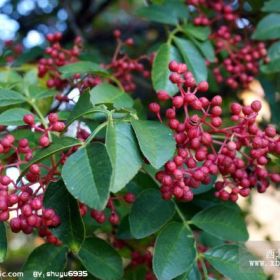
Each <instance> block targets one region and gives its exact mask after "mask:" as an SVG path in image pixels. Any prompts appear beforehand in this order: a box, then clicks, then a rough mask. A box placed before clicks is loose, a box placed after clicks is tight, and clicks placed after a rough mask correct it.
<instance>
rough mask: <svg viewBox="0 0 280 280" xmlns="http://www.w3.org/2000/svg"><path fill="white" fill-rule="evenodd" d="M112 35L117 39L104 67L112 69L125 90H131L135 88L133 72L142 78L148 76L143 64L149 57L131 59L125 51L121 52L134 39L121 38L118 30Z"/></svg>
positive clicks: (148, 61) (132, 43)
mask: <svg viewBox="0 0 280 280" xmlns="http://www.w3.org/2000/svg"><path fill="white" fill-rule="evenodd" d="M114 37H115V39H116V41H117V46H116V49H115V53H114V55H113V58H112V61H111V62H110V63H109V64H107V65H104V68H105V69H108V70H111V71H112V73H113V75H114V77H115V78H117V79H118V80H119V81H120V83H121V84H122V86H123V88H124V90H125V91H127V92H132V91H134V90H135V89H136V85H135V82H134V78H133V74H134V73H139V74H141V75H143V77H144V78H147V77H149V76H150V72H149V71H148V70H146V69H145V66H144V63H145V62H147V63H150V59H149V58H148V57H147V56H145V55H143V56H140V57H138V58H135V59H133V58H131V57H129V56H128V55H127V54H126V53H124V54H122V52H121V50H122V47H123V46H133V45H134V41H133V39H132V38H128V39H126V40H125V41H123V40H122V39H121V32H120V30H115V31H114Z"/></svg>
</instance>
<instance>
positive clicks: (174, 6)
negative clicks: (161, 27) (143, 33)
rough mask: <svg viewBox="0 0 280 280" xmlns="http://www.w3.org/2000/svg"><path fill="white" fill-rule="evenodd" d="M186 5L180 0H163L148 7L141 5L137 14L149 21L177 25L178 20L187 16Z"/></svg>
mask: <svg viewBox="0 0 280 280" xmlns="http://www.w3.org/2000/svg"><path fill="white" fill-rule="evenodd" d="M188 14H189V12H188V7H187V6H186V5H185V4H184V3H182V2H181V1H180V0H173V1H170V0H165V1H164V3H162V4H161V5H157V4H152V5H150V6H148V7H141V8H140V9H138V11H137V15H138V16H140V17H144V18H147V19H149V20H151V21H155V22H159V23H164V24H170V25H177V24H178V23H179V21H181V20H186V19H187V18H188Z"/></svg>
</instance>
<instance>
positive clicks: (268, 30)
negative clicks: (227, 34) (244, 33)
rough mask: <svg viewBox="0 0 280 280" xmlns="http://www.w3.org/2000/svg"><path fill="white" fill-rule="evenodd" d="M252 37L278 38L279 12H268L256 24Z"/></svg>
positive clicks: (262, 38) (259, 38)
mask: <svg viewBox="0 0 280 280" xmlns="http://www.w3.org/2000/svg"><path fill="white" fill-rule="evenodd" d="M252 38H253V39H256V40H268V39H279V38H280V14H274V13H272V14H269V15H267V16H265V17H264V18H263V19H262V20H261V21H260V22H259V23H258V25H257V28H256V30H255V32H254V34H253V37H252Z"/></svg>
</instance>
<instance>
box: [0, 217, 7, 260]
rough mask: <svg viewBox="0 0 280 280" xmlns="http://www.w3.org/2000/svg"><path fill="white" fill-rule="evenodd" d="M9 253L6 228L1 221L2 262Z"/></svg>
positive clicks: (0, 254)
mask: <svg viewBox="0 0 280 280" xmlns="http://www.w3.org/2000/svg"><path fill="white" fill-rule="evenodd" d="M6 253H7V237H6V228H5V225H4V223H3V222H1V223H0V263H2V262H4V260H5V257H6Z"/></svg>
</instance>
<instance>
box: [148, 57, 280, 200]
mask: <svg viewBox="0 0 280 280" xmlns="http://www.w3.org/2000/svg"><path fill="white" fill-rule="evenodd" d="M169 69H170V71H171V72H172V73H171V74H170V77H169V79H170V81H171V82H172V83H174V84H176V85H177V87H178V91H179V93H178V94H177V95H175V96H173V97H172V96H170V95H169V94H168V93H167V92H165V91H159V92H158V93H157V97H158V99H159V101H160V102H163V101H170V103H171V107H170V108H168V109H167V110H166V111H165V116H166V118H167V120H168V126H169V127H170V128H171V129H172V130H173V132H174V139H175V141H176V144H177V152H176V155H175V156H174V158H173V159H172V160H170V161H168V162H167V163H166V164H165V166H164V170H163V171H159V172H158V173H157V175H156V178H157V180H158V181H159V182H160V183H161V192H162V197H163V198H164V199H171V198H172V197H173V196H174V197H176V198H177V199H179V200H182V201H191V200H192V199H193V191H192V190H193V189H196V188H199V187H200V186H201V185H202V184H206V185H207V184H209V183H210V182H211V177H213V176H219V177H218V178H219V181H217V182H216V183H215V189H216V193H215V195H216V196H217V197H219V198H220V199H222V200H231V201H236V200H237V199H238V197H239V195H241V196H243V197H246V196H248V195H249V193H250V191H251V190H252V189H253V188H257V190H258V191H259V192H264V191H265V190H266V188H267V187H268V186H269V183H270V182H275V183H279V182H280V174H277V173H271V172H269V171H268V169H267V166H268V163H269V161H270V157H269V156H270V154H276V155H279V154H280V137H279V135H277V133H276V130H275V128H274V127H273V126H268V127H267V128H266V129H265V130H264V131H263V130H261V129H260V128H259V127H258V126H257V122H256V118H257V115H258V112H259V111H260V110H261V107H262V105H261V103H260V101H254V102H252V104H251V105H250V106H242V105H240V104H238V103H232V104H231V106H230V110H231V113H232V117H231V120H232V124H231V125H228V126H225V124H224V125H223V120H222V113H223V109H222V107H221V106H222V97H221V96H219V95H217V96H214V97H213V98H212V99H211V100H209V99H208V98H207V97H204V96H203V97H199V96H197V93H198V92H200V93H203V92H206V91H207V90H208V83H207V82H205V81H202V82H200V83H196V81H195V79H194V77H193V75H192V73H191V72H190V71H188V69H187V66H186V65H185V64H183V63H178V62H176V61H171V62H170V64H169ZM149 109H150V111H151V112H153V113H154V114H156V115H157V117H158V118H159V120H161V107H160V104H159V103H155V102H154V103H151V104H150V105H149ZM178 112H179V113H181V112H183V113H184V118H183V119H182V120H181V119H179V117H178V115H179V114H178Z"/></svg>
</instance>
